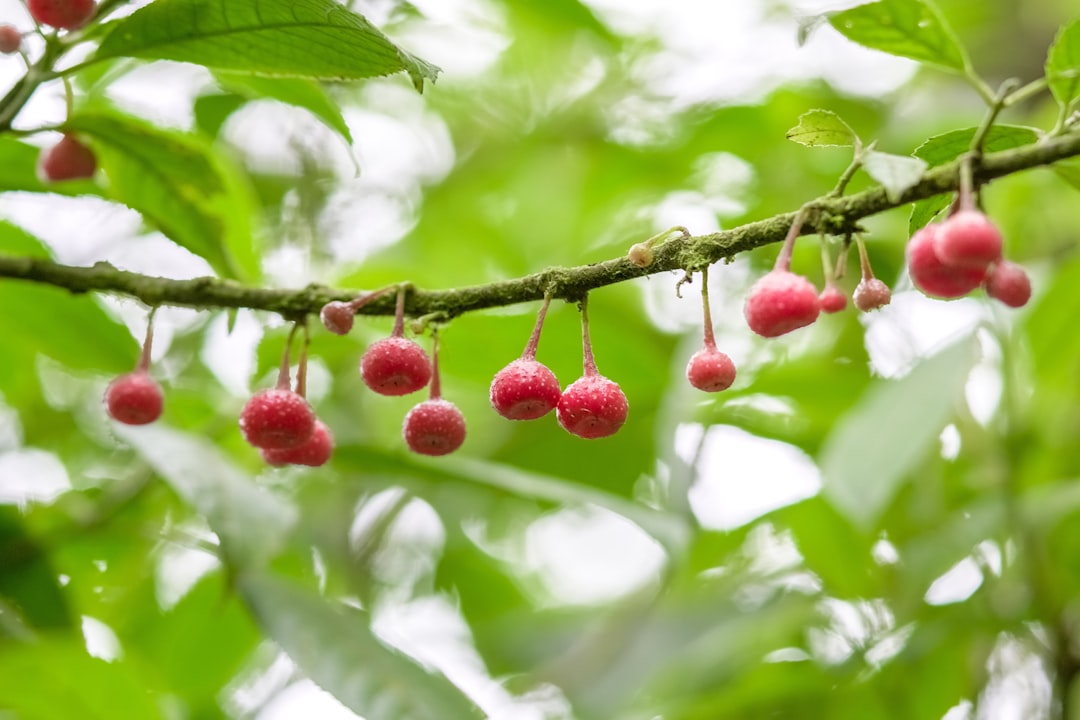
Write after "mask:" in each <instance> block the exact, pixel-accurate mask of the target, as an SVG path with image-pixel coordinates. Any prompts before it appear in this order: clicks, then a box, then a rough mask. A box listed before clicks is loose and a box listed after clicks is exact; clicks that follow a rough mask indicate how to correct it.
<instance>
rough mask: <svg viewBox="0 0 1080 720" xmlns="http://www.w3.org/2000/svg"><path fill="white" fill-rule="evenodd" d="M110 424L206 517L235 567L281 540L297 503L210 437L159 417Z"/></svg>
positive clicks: (253, 561) (260, 557) (264, 555)
mask: <svg viewBox="0 0 1080 720" xmlns="http://www.w3.org/2000/svg"><path fill="white" fill-rule="evenodd" d="M114 430H115V432H116V433H117V434H118V435H119V436H120V437H121V438H122V439H123V440H124V441H125V442H127V443H128V444H130V445H131V446H132V447H134V448H135V451H136V452H137V453H138V454H139V455H140V456H141V457H142V458H143V459H144V460H146V462H148V463H149V464H150V466H151V467H153V468H154V470H155V472H157V474H158V475H160V476H161V477H162V478H164V479H165V480H166V481H167V482H168V483H169V484H170V485H171V486H172V488H173V489H174V490H175V491H176V493H177V494H178V495H179V496H180V497H181V498H183V499H184V501H185V502H187V503H188V504H189V505H191V506H192V507H193V508H195V509H196V510H197V511H198V512H199V513H200V514H202V515H203V516H204V517H205V518H206V520H207V522H209V523H210V528H211V529H212V530H213V531H214V532H215V533H217V535H218V537H219V538H221V544H222V549H223V550H224V552H225V554H226V556H227V557H228V559H229V561H230V562H232V563H233V564H234V565H235V566H236V567H239V568H243V567H248V566H252V565H257V564H260V563H263V562H265V561H266V560H268V559H270V558H272V557H273V556H274V555H276V554H277V552H278V550H279V549H280V548H281V547H282V546H283V544H284V543H285V540H286V538H287V536H288V534H289V532H290V531H291V529H292V527H293V526H294V525H295V523H296V519H297V518H296V508H295V507H294V506H293V505H292V504H290V503H288V502H286V501H285V500H284V499H282V498H281V497H280V496H278V495H274V494H271V493H270V492H269V491H267V490H264V489H263V488H260V487H259V486H257V485H255V484H254V483H252V482H251V481H250V480H249V479H248V478H246V477H245V476H244V475H243V473H241V472H240V470H238V469H237V468H236V467H235V466H234V465H233V464H232V462H231V461H230V460H229V459H228V458H227V457H226V456H225V455H224V454H223V453H222V452H221V450H219V449H218V448H217V447H216V446H215V445H214V444H213V443H211V442H210V441H209V440H207V439H205V438H202V437H199V436H196V435H189V434H186V433H182V432H180V431H178V430H173V429H172V428H169V427H166V426H165V425H162V424H161V423H156V424H154V425H146V426H142V427H132V426H128V425H115V427H114Z"/></svg>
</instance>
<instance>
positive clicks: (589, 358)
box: [581, 295, 600, 377]
mask: <svg viewBox="0 0 1080 720" xmlns="http://www.w3.org/2000/svg"><path fill="white" fill-rule="evenodd" d="M581 358H582V366H583V369H584V374H585V377H593V376H597V375H600V371H599V370H597V369H596V358H594V357H593V351H592V340H590V339H589V296H588V295H586V296H585V297H583V298H581Z"/></svg>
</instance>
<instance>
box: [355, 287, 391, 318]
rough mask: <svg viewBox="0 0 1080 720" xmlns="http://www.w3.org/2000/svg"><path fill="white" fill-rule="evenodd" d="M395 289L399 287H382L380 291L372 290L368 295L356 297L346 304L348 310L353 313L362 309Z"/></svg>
mask: <svg viewBox="0 0 1080 720" xmlns="http://www.w3.org/2000/svg"><path fill="white" fill-rule="evenodd" d="M395 288H400V286H399V285H391V286H390V287H384V288H383V289H381V290H373V291H371V292H369V293H364V294H363V295H357V296H356V297H355V298H353V299H352V300H350V301H349V302H348V305H349V308H350V309H351V310H352V311H353V312H354V313H355V312H356V311H357V310H359V309H360V308H362V307H364V306H365V305H367V304H368V303H369V302H371V301H372V300H378V299H379V298H381V297H382V296H383V295H385V294H386V293H388V292H390V291H391V290H393V289H395Z"/></svg>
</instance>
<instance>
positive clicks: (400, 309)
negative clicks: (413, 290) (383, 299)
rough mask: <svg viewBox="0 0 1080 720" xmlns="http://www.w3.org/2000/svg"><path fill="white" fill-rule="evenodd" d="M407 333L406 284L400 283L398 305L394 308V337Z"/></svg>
mask: <svg viewBox="0 0 1080 720" xmlns="http://www.w3.org/2000/svg"><path fill="white" fill-rule="evenodd" d="M404 334H405V285H404V283H403V284H401V285H398V291H397V305H396V306H395V308H394V331H393V332H392V333H391V335H392V336H393V337H402V336H403V335H404Z"/></svg>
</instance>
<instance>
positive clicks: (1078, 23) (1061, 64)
mask: <svg viewBox="0 0 1080 720" xmlns="http://www.w3.org/2000/svg"><path fill="white" fill-rule="evenodd" d="M1046 80H1047V82H1048V83H1049V85H1050V92H1052V93H1053V94H1054V97H1055V98H1057V101H1058V103H1059V104H1060V105H1061V107H1062V109H1063V110H1065V111H1068V110H1069V108H1071V107H1072V105H1073V103H1075V102H1076V99H1077V98H1080V19H1077V20H1074V21H1073V22H1072V23H1070V24H1069V25H1066V26H1065V27H1063V28H1062V29H1061V30H1060V31H1059V32H1058V34H1057V37H1056V38H1054V43H1053V44H1052V45H1051V46H1050V51H1049V53H1048V54H1047V56H1046Z"/></svg>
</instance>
